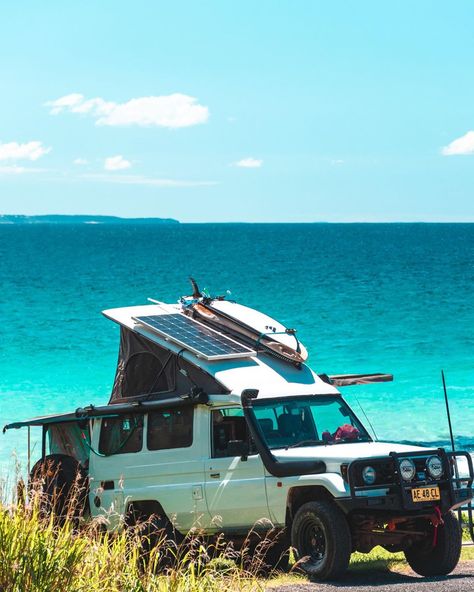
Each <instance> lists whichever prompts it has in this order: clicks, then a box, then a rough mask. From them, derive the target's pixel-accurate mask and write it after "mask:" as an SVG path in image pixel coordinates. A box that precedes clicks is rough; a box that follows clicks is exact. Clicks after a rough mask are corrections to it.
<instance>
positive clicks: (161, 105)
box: [46, 93, 209, 128]
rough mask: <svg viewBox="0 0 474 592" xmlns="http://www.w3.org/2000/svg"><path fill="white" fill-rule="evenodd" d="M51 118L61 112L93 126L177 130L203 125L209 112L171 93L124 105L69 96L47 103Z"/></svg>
mask: <svg viewBox="0 0 474 592" xmlns="http://www.w3.org/2000/svg"><path fill="white" fill-rule="evenodd" d="M46 106H48V107H50V113H51V114H52V115H58V114H59V113H62V112H63V111H70V112H71V113H80V114H84V115H90V116H91V117H93V118H94V119H95V120H96V121H95V122H96V125H111V126H126V125H139V126H142V127H152V126H157V127H167V128H179V127H189V126H191V125H197V124H199V123H205V122H206V121H207V120H208V118H209V109H208V108H207V107H205V106H204V105H200V104H199V103H198V102H197V99H196V98H195V97H190V96H189V95H183V94H181V93H173V94H171V95H161V96H151V97H138V98H134V99H130V100H129V101H126V102H124V103H115V102H113V101H106V100H105V99H103V98H101V97H96V98H93V99H87V100H86V99H85V97H84V95H81V94H79V93H73V94H70V95H66V96H64V97H61V98H59V99H56V100H55V101H48V102H47V103H46Z"/></svg>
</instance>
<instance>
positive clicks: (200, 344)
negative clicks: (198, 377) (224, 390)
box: [134, 313, 256, 360]
mask: <svg viewBox="0 0 474 592" xmlns="http://www.w3.org/2000/svg"><path fill="white" fill-rule="evenodd" d="M134 320H135V321H138V322H139V323H141V324H142V325H144V326H146V327H148V328H150V329H152V330H153V331H155V332H156V333H159V334H160V335H161V336H162V337H164V338H165V339H167V340H169V341H172V342H173V343H176V344H177V345H180V346H181V347H184V348H185V349H187V350H189V351H191V352H193V353H195V354H196V355H197V356H199V357H200V358H204V359H206V360H225V359H229V358H248V357H250V356H255V355H256V352H255V351H254V350H252V349H250V348H248V347H246V346H245V345H242V344H241V343H239V342H238V341H234V340H233V339H231V338H230V337H227V336H226V335H223V334H222V333H219V332H218V331H215V330H214V329H211V328H210V327H206V326H205V325H203V324H202V323H199V322H198V321H195V320H194V319H191V318H190V317H187V316H185V315H183V314H181V313H176V314H164V315H153V316H144V317H134Z"/></svg>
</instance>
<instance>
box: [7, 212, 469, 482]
mask: <svg viewBox="0 0 474 592" xmlns="http://www.w3.org/2000/svg"><path fill="white" fill-rule="evenodd" d="M190 275H192V276H193V277H195V278H196V279H197V280H198V282H199V285H200V286H201V287H206V288H208V290H209V291H210V292H211V293H213V294H223V293H226V291H227V290H230V292H231V296H229V297H230V298H232V299H235V300H237V301H238V302H241V303H243V304H247V305H249V306H252V307H255V308H258V309H261V310H262V311H264V312H266V313H267V314H269V315H271V316H273V317H275V318H276V319H278V320H280V321H281V322H283V323H284V324H286V325H287V326H289V327H295V328H296V329H297V330H298V336H299V338H300V340H301V341H302V342H303V343H304V344H305V345H306V347H307V348H308V350H309V352H310V358H309V363H310V365H311V366H312V367H313V368H314V369H316V370H317V371H318V372H319V373H323V372H324V373H327V374H331V373H355V372H388V373H393V374H394V382H393V383H383V384H376V385H365V386H355V387H346V388H345V389H343V394H344V396H345V397H346V399H347V400H348V401H349V403H350V404H351V405H353V407H354V409H355V410H356V412H357V413H358V414H359V415H360V416H362V418H363V413H362V412H361V410H360V408H361V407H362V408H363V410H364V412H365V414H366V415H367V416H368V417H369V419H370V421H371V423H372V425H373V427H374V429H375V431H376V433H377V436H378V438H379V439H381V440H392V441H410V442H423V443H427V444H430V445H436V446H437V445H440V444H447V443H448V441H449V432H448V423H447V419H446V413H445V406H444V398H443V390H442V383H441V376H440V371H441V369H444V370H445V373H446V379H447V384H448V393H449V396H450V403H451V413H452V422H453V428H454V432H455V436H456V443H457V445H458V446H460V447H464V448H468V449H470V450H473V449H474V398H473V395H474V386H473V385H474V224H179V225H178V224H176V225H171V224H170V225H167V224H149V225H143V224H140V225H137V224H132V223H130V224H119V225H108V224H95V225H92V224H65V225H54V224H38V225H34V224H32V225H0V278H1V290H0V423H1V425H3V424H6V423H9V422H12V421H15V420H21V419H26V418H29V417H32V416H36V415H42V414H50V413H61V412H65V411H70V410H74V409H75V408H76V407H78V406H81V405H84V404H89V403H94V404H100V403H102V404H104V403H106V402H107V401H108V397H109V393H110V390H111V386H112V380H113V377H114V372H115V364H116V360H117V351H118V337H119V330H118V327H117V326H116V325H114V324H113V323H112V322H110V321H108V320H106V319H105V318H104V317H102V315H101V311H102V310H103V309H106V308H111V307H117V306H128V305H133V304H141V303H146V299H147V297H151V298H156V299H159V300H164V301H169V302H175V301H176V300H177V299H178V298H179V296H181V295H183V294H188V293H189V292H190V285H189V282H188V277H189V276H190ZM251 386H252V385H249V387H251ZM32 432H33V433H32V435H33V443H34V448H35V451H34V455H37V453H38V449H39V448H38V440H39V433H36V432H39V430H38V429H36V430H32ZM25 455H26V430H18V431H17V430H13V431H9V432H7V433H6V434H5V435H0V471H1V473H2V474H6V473H7V472H9V471H11V469H12V467H13V465H14V463H15V462H16V460H17V459H18V460H19V461H20V463H21V464H22V466H23V467H24V466H25V458H26V456H25Z"/></svg>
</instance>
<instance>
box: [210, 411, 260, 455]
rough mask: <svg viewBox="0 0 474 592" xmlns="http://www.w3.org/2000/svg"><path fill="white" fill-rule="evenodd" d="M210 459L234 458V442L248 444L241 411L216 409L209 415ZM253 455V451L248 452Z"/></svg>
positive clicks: (247, 435)
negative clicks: (210, 435)
mask: <svg viewBox="0 0 474 592" xmlns="http://www.w3.org/2000/svg"><path fill="white" fill-rule="evenodd" d="M211 430H212V431H211V434H212V457H213V458H222V457H225V456H234V453H233V452H232V450H231V448H232V445H233V443H234V442H236V441H244V442H249V440H250V438H249V433H248V429H247V423H246V421H245V417H244V412H243V411H242V409H217V410H214V411H212V413H211ZM251 448H252V447H251ZM250 452H251V454H254V451H253V450H251V451H250Z"/></svg>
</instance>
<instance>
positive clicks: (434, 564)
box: [405, 512, 462, 576]
mask: <svg viewBox="0 0 474 592" xmlns="http://www.w3.org/2000/svg"><path fill="white" fill-rule="evenodd" d="M443 520H444V524H442V525H440V526H438V533H437V543H436V546H433V541H434V537H435V535H434V526H432V525H431V524H427V525H426V530H427V535H426V541H424V542H423V543H421V544H418V543H415V544H414V545H413V546H412V547H410V548H409V549H406V550H405V557H406V560H407V562H408V564H409V565H410V567H411V568H412V570H413V571H415V572H416V573H417V574H419V575H420V576H444V575H447V574H449V573H451V572H452V571H453V569H454V568H455V567H456V565H457V564H458V561H459V557H460V555H461V546H462V530H461V525H460V524H459V521H458V520H457V518H456V516H455V515H454V514H453V512H448V513H447V514H446V515H445V516H443ZM425 522H427V521H425Z"/></svg>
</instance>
